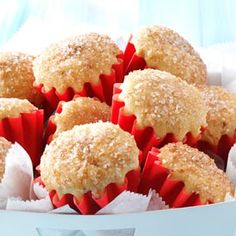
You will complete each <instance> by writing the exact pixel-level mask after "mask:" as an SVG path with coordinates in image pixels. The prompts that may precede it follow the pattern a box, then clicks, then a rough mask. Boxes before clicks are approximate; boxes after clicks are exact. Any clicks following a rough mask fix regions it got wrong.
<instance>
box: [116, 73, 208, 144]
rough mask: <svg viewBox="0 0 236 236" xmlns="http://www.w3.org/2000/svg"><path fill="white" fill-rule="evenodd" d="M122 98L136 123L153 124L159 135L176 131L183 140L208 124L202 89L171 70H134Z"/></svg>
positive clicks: (128, 77) (126, 82) (122, 87)
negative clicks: (169, 71)
mask: <svg viewBox="0 0 236 236" xmlns="http://www.w3.org/2000/svg"><path fill="white" fill-rule="evenodd" d="M120 88H121V89H122V92H121V93H120V94H119V97H118V99H119V100H120V101H123V102H124V104H125V105H124V108H123V111H124V113H125V114H128V115H134V116H135V117H136V121H135V122H136V123H135V125H136V126H137V127H138V128H140V129H143V128H145V127H152V128H153V129H154V131H155V134H156V136H157V137H159V138H163V137H164V136H165V135H167V134H169V133H172V134H174V136H175V137H176V138H177V140H179V141H181V140H182V139H183V138H184V137H185V135H186V134H187V133H189V132H190V133H192V134H193V136H195V137H196V136H198V135H199V134H200V129H201V127H204V126H206V112H207V110H206V107H205V104H204V101H203V99H202V97H201V95H200V93H199V91H198V90H197V89H196V88H195V87H194V86H192V85H189V84H187V83H186V82H185V81H183V80H181V79H180V78H178V77H175V76H174V75H171V74H170V73H167V72H163V71H159V70H154V69H145V70H137V71H134V72H130V73H129V75H127V76H126V77H125V80H124V82H123V84H122V85H121V87H120Z"/></svg>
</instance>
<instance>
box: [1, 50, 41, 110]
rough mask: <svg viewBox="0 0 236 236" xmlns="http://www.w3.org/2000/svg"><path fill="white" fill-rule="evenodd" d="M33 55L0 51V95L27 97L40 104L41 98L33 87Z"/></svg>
mask: <svg viewBox="0 0 236 236" xmlns="http://www.w3.org/2000/svg"><path fill="white" fill-rule="evenodd" d="M33 60H34V57H33V56H31V55H28V54H25V53H20V52H0V97H5V98H20V99H28V100H29V101H30V102H32V103H33V104H35V105H40V102H41V101H42V98H41V97H40V95H39V94H38V92H37V91H36V90H35V89H34V88H33V83H34V74H33V69H32V67H33V65H32V63H33Z"/></svg>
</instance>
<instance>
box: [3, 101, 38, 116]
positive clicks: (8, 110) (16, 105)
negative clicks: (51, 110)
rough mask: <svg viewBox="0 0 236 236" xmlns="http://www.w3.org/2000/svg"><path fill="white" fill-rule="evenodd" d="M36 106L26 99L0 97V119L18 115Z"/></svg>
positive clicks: (29, 111) (32, 109)
mask: <svg viewBox="0 0 236 236" xmlns="http://www.w3.org/2000/svg"><path fill="white" fill-rule="evenodd" d="M37 110H38V108H37V107H35V106H34V105H32V104H31V103H30V102H29V101H28V100H26V99H18V98H0V120H2V119H4V118H14V117H18V116H19V115H20V114H21V113H31V112H33V111H37Z"/></svg>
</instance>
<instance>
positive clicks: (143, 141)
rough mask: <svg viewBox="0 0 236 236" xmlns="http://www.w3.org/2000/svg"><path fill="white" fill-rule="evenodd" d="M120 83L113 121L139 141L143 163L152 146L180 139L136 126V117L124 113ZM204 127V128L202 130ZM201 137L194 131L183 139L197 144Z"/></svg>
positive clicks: (117, 85)
mask: <svg viewBox="0 0 236 236" xmlns="http://www.w3.org/2000/svg"><path fill="white" fill-rule="evenodd" d="M120 85H121V84H119V83H116V84H115V85H114V89H113V92H114V95H113V100H112V113H111V122H112V123H114V124H118V125H119V126H120V127H121V128H122V129H123V130H125V131H127V132H129V133H131V134H132V135H133V136H134V139H135V141H136V143H137V146H138V148H139V149H140V150H141V151H142V154H143V157H142V163H144V161H145V157H146V155H147V153H148V151H149V150H151V148H152V147H158V148H160V147H162V146H164V145H165V144H167V143H173V142H177V141H178V140H177V139H176V137H175V136H174V134H166V135H165V136H164V137H162V138H160V137H157V136H156V135H155V133H154V130H153V128H151V127H146V128H143V129H139V128H137V127H136V117H135V116H134V115H127V114H125V113H124V109H123V108H124V106H125V103H124V102H123V101H119V99H118V96H119V94H120V93H121V91H122V90H121V88H120ZM203 130H204V128H202V131H203ZM200 138H201V134H199V135H198V136H197V137H194V136H193V135H192V133H190V132H189V133H187V134H186V135H185V137H184V139H183V140H182V142H183V143H186V144H188V145H189V146H194V145H196V143H197V141H198V140H199V139H200Z"/></svg>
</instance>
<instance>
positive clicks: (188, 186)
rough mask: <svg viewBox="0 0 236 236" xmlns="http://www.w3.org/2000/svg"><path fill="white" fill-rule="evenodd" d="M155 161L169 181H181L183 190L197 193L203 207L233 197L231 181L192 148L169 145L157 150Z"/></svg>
mask: <svg viewBox="0 0 236 236" xmlns="http://www.w3.org/2000/svg"><path fill="white" fill-rule="evenodd" d="M158 158H159V160H160V161H161V164H162V166H164V167H166V168H167V169H168V170H169V173H170V178H172V179H177V180H180V181H183V183H184V185H185V186H184V190H185V191H186V192H187V193H191V192H195V193H198V194H199V195H200V199H201V201H202V202H203V203H205V202H212V203H216V202H223V201H224V199H225V196H226V194H227V193H230V194H232V195H233V193H234V187H233V185H232V184H231V183H230V180H229V179H228V177H227V176H226V174H225V173H224V172H223V171H222V170H220V169H218V168H217V166H216V165H215V163H214V160H212V159H211V158H210V157H209V156H208V155H206V154H204V153H203V152H200V151H198V150H197V149H195V148H192V147H189V146H188V145H185V144H182V143H175V144H173V143H171V144H168V145H166V146H164V147H163V148H161V149H160V154H159V155H158Z"/></svg>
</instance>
